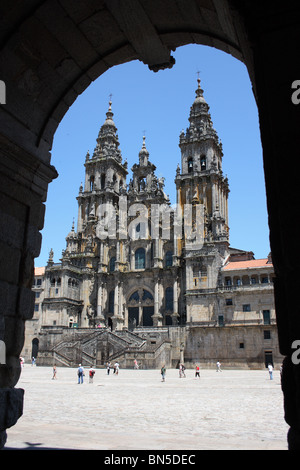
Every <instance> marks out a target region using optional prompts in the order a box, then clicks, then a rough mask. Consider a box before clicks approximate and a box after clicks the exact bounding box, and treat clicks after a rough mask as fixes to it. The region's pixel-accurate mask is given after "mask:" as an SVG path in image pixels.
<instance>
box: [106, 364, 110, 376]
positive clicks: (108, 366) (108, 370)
mask: <svg viewBox="0 0 300 470" xmlns="http://www.w3.org/2000/svg"><path fill="white" fill-rule="evenodd" d="M106 372H107V375H109V373H110V362H107V363H106Z"/></svg>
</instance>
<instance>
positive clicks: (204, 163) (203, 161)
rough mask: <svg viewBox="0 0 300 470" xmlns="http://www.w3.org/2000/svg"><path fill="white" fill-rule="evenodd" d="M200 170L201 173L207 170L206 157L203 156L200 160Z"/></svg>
mask: <svg viewBox="0 0 300 470" xmlns="http://www.w3.org/2000/svg"><path fill="white" fill-rule="evenodd" d="M200 169H201V171H204V170H206V156H205V155H202V156H201V158H200Z"/></svg>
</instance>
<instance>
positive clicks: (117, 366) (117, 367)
mask: <svg viewBox="0 0 300 470" xmlns="http://www.w3.org/2000/svg"><path fill="white" fill-rule="evenodd" d="M119 368H120V364H119V363H118V362H116V363H115V365H114V373H115V374H116V375H118V374H119Z"/></svg>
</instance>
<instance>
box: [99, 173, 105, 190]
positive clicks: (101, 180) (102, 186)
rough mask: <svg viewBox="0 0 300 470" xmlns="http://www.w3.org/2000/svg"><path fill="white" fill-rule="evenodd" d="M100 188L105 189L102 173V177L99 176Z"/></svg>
mask: <svg viewBox="0 0 300 470" xmlns="http://www.w3.org/2000/svg"><path fill="white" fill-rule="evenodd" d="M100 187H101V189H104V188H105V174H104V173H102V175H101V179H100Z"/></svg>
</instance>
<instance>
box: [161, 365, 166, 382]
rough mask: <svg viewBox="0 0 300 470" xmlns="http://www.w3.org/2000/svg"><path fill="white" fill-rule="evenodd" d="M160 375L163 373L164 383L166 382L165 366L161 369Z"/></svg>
mask: <svg viewBox="0 0 300 470" xmlns="http://www.w3.org/2000/svg"><path fill="white" fill-rule="evenodd" d="M160 373H161V378H162V382H164V381H165V379H166V367H165V365H163V366H162V368H161V369H160Z"/></svg>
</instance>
